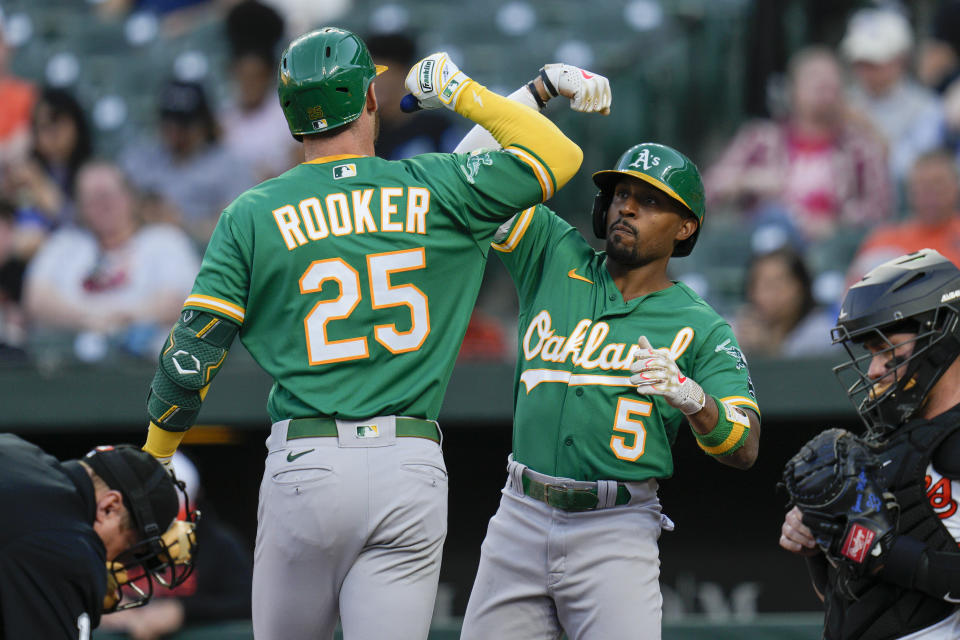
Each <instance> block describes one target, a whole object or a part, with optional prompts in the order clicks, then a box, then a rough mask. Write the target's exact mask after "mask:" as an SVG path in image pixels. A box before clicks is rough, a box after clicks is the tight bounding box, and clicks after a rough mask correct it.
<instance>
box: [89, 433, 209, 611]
mask: <svg viewBox="0 0 960 640" xmlns="http://www.w3.org/2000/svg"><path fill="white" fill-rule="evenodd" d="M83 462H85V463H87V464H88V465H89V466H90V468H91V469H93V470H94V472H96V474H97V475H98V476H100V478H101V479H102V480H103V481H104V482H105V483H106V484H107V486H109V487H110V488H111V489H116V490H117V491H119V492H120V493H121V494H122V495H123V504H124V506H125V507H126V508H127V512H128V513H129V514H130V518H131V519H132V521H133V525H134V527H135V529H136V532H137V542H136V543H134V544H133V545H132V546H131V547H130V548H128V549H127V550H126V551H124V552H122V553H121V554H120V555H118V556H117V557H116V558H115V559H114V561H113V562H112V563H110V567H111V571H113V572H114V573H115V574H117V575H119V574H121V573H122V574H123V576H124V577H123V578H122V579H118V580H117V582H118V583H119V584H122V585H124V584H125V585H126V587H125V589H124V590H123V595H124V601H123V603H122V604H120V603H119V602H118V603H117V604H119V606H118V607H116V608H119V609H128V608H131V607H137V606H140V605H143V604H146V603H147V602H148V601H149V600H150V597H151V596H152V595H153V581H154V580H156V581H157V582H159V583H160V584H162V585H164V586H166V587H174V586H176V585H179V584H181V583H183V581H184V580H186V579H187V576H189V575H190V573H191V572H192V571H193V564H192V563H191V562H189V561H186V562H183V561H180V559H182V558H188V559H189V558H191V557H192V553H193V548H192V546H193V544H194V543H195V540H194V539H190V540H187V539H186V538H184V539H183V540H182V541H171V542H170V543H169V544H168V540H171V538H170V536H166V537H165V536H164V534H165V533H167V531H168V529H170V528H171V524H172V523H173V522H174V520H175V519H176V517H177V513H178V511H179V510H180V500H181V499H182V500H183V501H184V507H185V512H186V520H187V521H188V522H195V520H196V518H197V516H198V514H197V513H196V512H195V511H193V509H192V508H191V505H190V503H189V499H188V498H187V495H186V490H185V487H184V484H183V482H180V481H178V480H176V478H174V477H173V476H172V475H171V474H170V473H168V472H167V471H166V470H165V469H164V468H163V465H161V464H160V463H159V462H158V461H157V460H156V459H155V458H154V457H153V456H152V455H150V454H149V453H146V452H145V451H142V450H141V449H138V448H136V447H134V446H131V445H115V446H114V445H108V446H102V447H97V448H95V449H93V450H91V451H90V452H88V453H87V454H86V455H85V456H84V457H83ZM178 491H179V492H180V494H181V497H180V498H178V496H177V493H178ZM173 542H180V543H183V544H189V545H190V546H191V548H190V549H189V550H187V549H176V550H172V549H171V548H170V546H169V545H170V544H172V543H173Z"/></svg>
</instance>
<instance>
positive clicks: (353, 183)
mask: <svg viewBox="0 0 960 640" xmlns="http://www.w3.org/2000/svg"><path fill="white" fill-rule="evenodd" d="M537 165H539V166H537ZM532 167H533V168H534V169H535V171H531V168H532ZM536 169H540V170H542V172H541V173H540V174H539V175H537V174H536ZM545 176H546V177H547V178H550V173H549V171H547V170H546V167H545V166H543V165H542V163H540V161H539V160H538V159H536V158H535V157H534V156H533V155H532V154H531V153H529V152H526V153H522V154H517V153H516V152H512V151H511V150H510V149H508V150H506V151H480V152H474V153H472V154H426V155H422V156H417V157H416V158H412V159H409V160H400V161H387V160H383V159H381V158H376V157H361V156H336V157H329V158H320V159H318V160H316V161H313V162H310V163H304V164H301V165H299V166H297V167H294V168H293V169H291V170H290V171H288V172H286V173H284V174H283V175H281V176H279V177H277V178H274V179H272V180H268V181H266V182H264V183H262V184H260V185H258V186H256V187H254V188H252V189H250V190H249V191H247V192H245V193H243V194H242V195H241V196H240V197H238V198H237V199H236V200H235V201H234V202H233V203H231V204H230V206H229V207H227V209H226V210H224V212H223V214H222V215H221V217H220V219H219V221H218V223H217V226H216V229H215V230H214V232H213V236H212V237H211V239H210V243H209V245H208V247H207V251H206V254H205V255H204V258H203V263H202V265H201V267H200V272H199V274H198V276H197V279H196V282H195V284H194V287H193V291H192V293H191V295H190V296H189V297H188V298H187V301H186V303H185V308H190V309H203V310H206V311H209V312H212V313H216V314H219V315H221V316H224V317H227V318H231V319H232V320H234V321H235V322H238V323H240V324H241V328H240V340H241V341H242V342H243V344H244V346H245V347H246V348H247V350H248V351H249V352H250V354H251V356H253V358H254V359H255V360H256V361H257V362H258V363H259V364H260V366H261V367H263V369H264V370H266V372H267V373H269V374H270V375H271V376H272V377H273V379H274V385H273V388H272V390H271V392H270V397H269V399H268V402H267V409H268V412H269V414H270V417H271V418H272V419H273V420H274V421H277V420H282V419H284V418H296V417H309V416H315V415H318V414H322V415H329V416H335V417H339V418H343V419H363V418H367V417H371V416H376V415H405V416H413V417H422V418H429V419H435V418H436V417H437V414H438V412H439V410H440V405H441V402H442V399H443V394H444V391H445V389H446V386H447V382H448V381H449V378H450V373H451V371H452V369H453V365H454V361H455V359H456V355H457V353H458V350H459V347H460V343H461V342H462V340H463V334H464V333H465V331H466V327H467V323H468V321H469V319H470V314H471V311H472V309H473V305H474V303H475V301H476V297H477V292H478V290H479V287H480V282H481V276H482V273H483V269H484V266H485V264H486V257H487V252H488V249H489V246H490V241H491V239H492V238H493V235H494V233H495V231H496V229H497V226H498V225H499V224H501V223H502V222H503V221H504V220H505V219H507V218H509V217H510V216H511V215H513V214H514V213H516V211H517V210H518V209H519V208H523V207H528V206H530V205H531V204H534V203H536V202H539V201H540V200H542V199H543V197H544V190H543V188H542V184H543V180H544V177H545Z"/></svg>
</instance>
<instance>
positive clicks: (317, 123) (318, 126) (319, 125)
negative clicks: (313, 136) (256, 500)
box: [310, 118, 327, 131]
mask: <svg viewBox="0 0 960 640" xmlns="http://www.w3.org/2000/svg"><path fill="white" fill-rule="evenodd" d="M310 124H311V125H313V128H314V130H315V131H322V130H323V129H326V128H327V121H326V120H325V119H323V118H321V119H320V120H314V121H313V122H311V123H310Z"/></svg>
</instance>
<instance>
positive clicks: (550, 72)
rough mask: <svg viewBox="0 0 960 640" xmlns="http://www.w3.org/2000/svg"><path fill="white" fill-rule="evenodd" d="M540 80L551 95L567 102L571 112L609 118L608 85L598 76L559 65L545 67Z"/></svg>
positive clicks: (609, 100)
mask: <svg viewBox="0 0 960 640" xmlns="http://www.w3.org/2000/svg"><path fill="white" fill-rule="evenodd" d="M540 77H541V78H542V79H543V85H544V86H545V87H546V88H547V91H549V92H550V95H552V96H554V97H556V96H558V95H560V96H564V97H567V98H570V108H571V109H573V110H574V111H582V112H584V113H600V114H602V115H609V114H610V102H611V101H612V100H613V96H612V95H611V93H610V81H609V80H607V79H606V78H605V77H603V76H601V75H600V74H597V73H592V72H590V71H586V70H585V69H581V68H580V67H574V66H573V65H569V64H562V63H559V62H558V63H554V64H547V65H544V66H543V68H542V69H541V70H540Z"/></svg>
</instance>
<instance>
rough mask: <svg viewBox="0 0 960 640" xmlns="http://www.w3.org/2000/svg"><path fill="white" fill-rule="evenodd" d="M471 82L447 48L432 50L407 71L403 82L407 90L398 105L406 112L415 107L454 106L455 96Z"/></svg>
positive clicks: (414, 109) (455, 102) (436, 107)
mask: <svg viewBox="0 0 960 640" xmlns="http://www.w3.org/2000/svg"><path fill="white" fill-rule="evenodd" d="M470 82H471V80H470V78H469V77H468V76H467V75H466V74H465V73H463V72H462V71H460V69H459V68H458V67H457V65H455V64H454V63H453V61H452V60H451V59H450V56H448V55H447V54H446V52H444V51H440V52H438V53H434V54H431V55H429V56H427V57H426V58H424V59H423V60H421V61H420V62H418V63H417V64H415V65H413V67H412V68H411V69H410V72H409V73H407V79H406V80H405V81H404V84H405V85H406V87H407V91H409V92H410V93H409V94H408V95H406V96H404V97H403V100H401V101H400V108H401V109H402V110H403V111H406V112H408V113H409V112H411V111H416V110H417V109H438V108H440V107H447V108H448V109H453V108H454V107H455V106H456V104H457V96H458V95H460V92H461V91H462V90H463V88H464V87H465V86H467V85H468V84H469V83H470Z"/></svg>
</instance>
